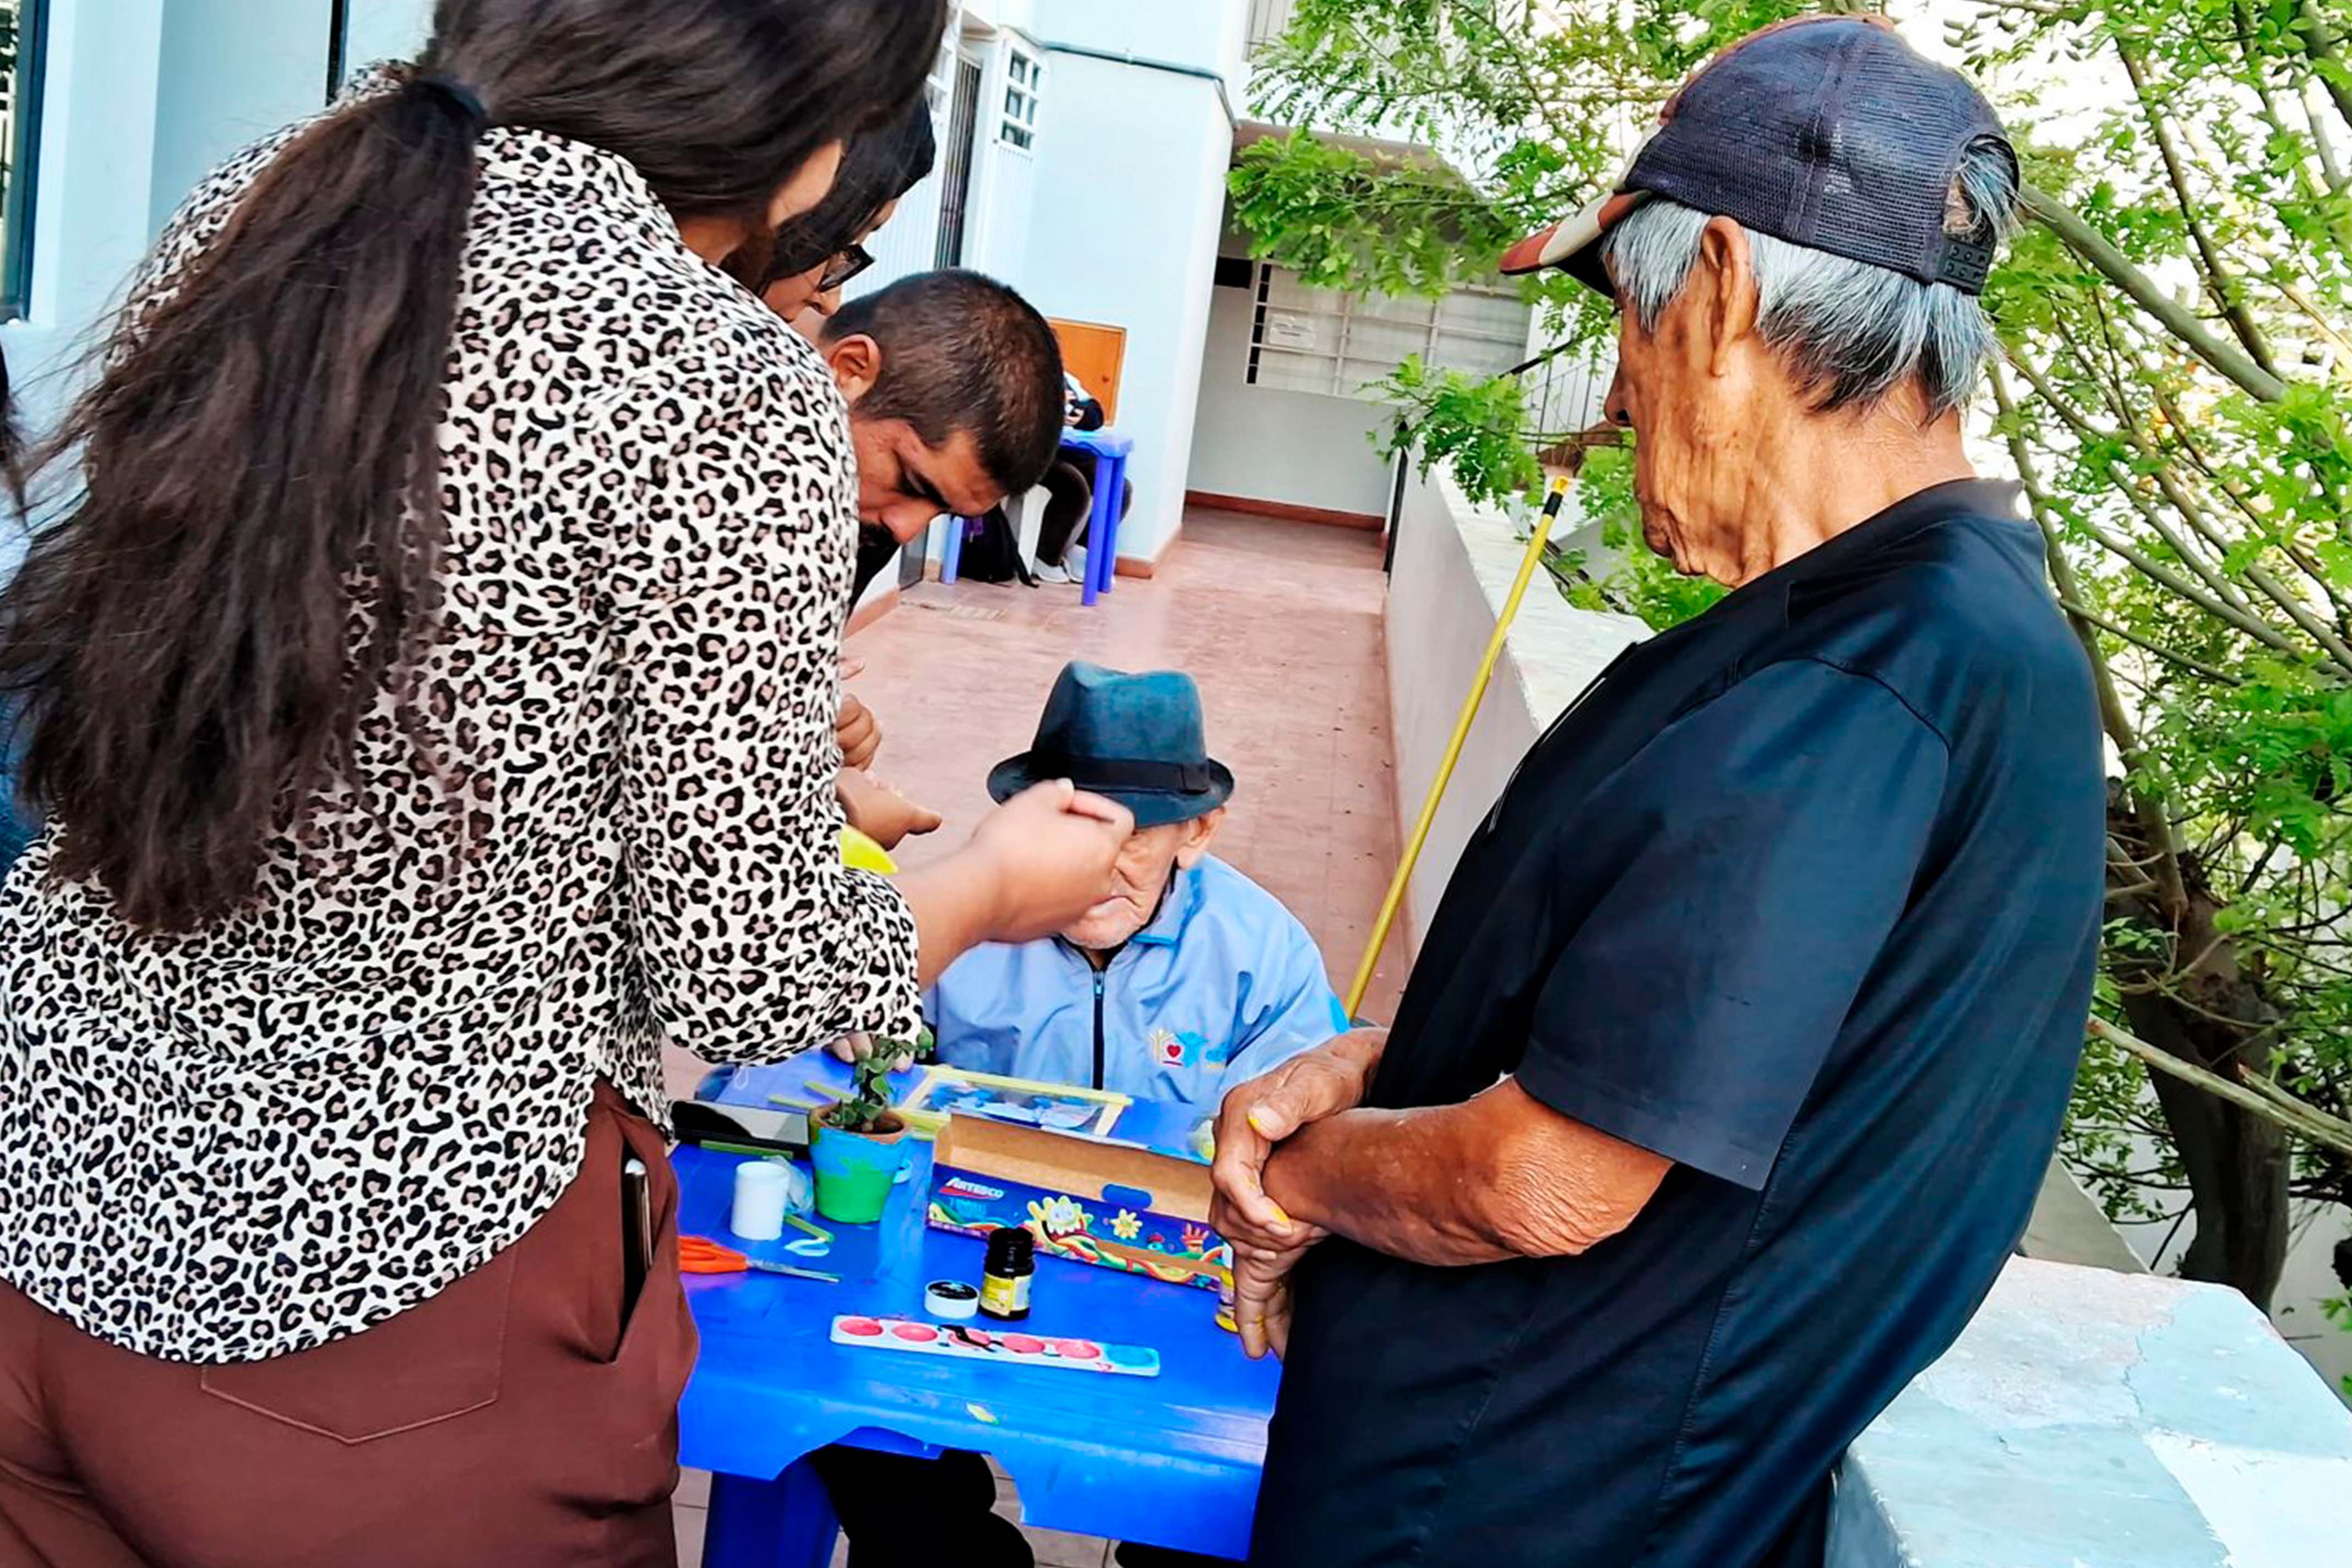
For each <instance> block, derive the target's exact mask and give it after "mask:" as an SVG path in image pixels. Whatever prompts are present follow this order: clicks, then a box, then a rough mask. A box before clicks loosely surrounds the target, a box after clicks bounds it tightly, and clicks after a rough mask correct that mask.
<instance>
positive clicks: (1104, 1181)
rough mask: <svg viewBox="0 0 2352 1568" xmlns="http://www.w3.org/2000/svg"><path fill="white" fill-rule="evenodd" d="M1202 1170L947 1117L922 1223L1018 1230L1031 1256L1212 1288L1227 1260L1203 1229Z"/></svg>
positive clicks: (1136, 1152)
mask: <svg viewBox="0 0 2352 1568" xmlns="http://www.w3.org/2000/svg"><path fill="white" fill-rule="evenodd" d="M1213 1190H1214V1189H1213V1187H1212V1186H1211V1184H1210V1181H1209V1171H1208V1167H1207V1166H1205V1165H1196V1164H1193V1163H1191V1162H1190V1161H1186V1160H1179V1159H1177V1158H1175V1157H1174V1156H1172V1155H1168V1154H1156V1153H1153V1152H1151V1151H1150V1150H1148V1149H1137V1148H1131V1147H1128V1146H1125V1145H1121V1144H1116V1143H1103V1142H1094V1141H1092V1140H1090V1139H1085V1138H1074V1137H1070V1136H1068V1135H1066V1134H1064V1133H1060V1132H1048V1131H1044V1130H1042V1129H1039V1128H1034V1127H1015V1126H1012V1125H1010V1124H1008V1123H1004V1122H999V1121H982V1120H979V1119H976V1118H973V1117H969V1116H950V1117H949V1118H948V1121H947V1125H946V1126H945V1127H943V1128H941V1129H940V1135H939V1142H938V1145H937V1147H936V1150H935V1152H934V1154H933V1159H932V1166H931V1192H930V1202H929V1221H930V1224H931V1225H932V1226H934V1227H936V1228H937V1229H940V1230H951V1231H956V1232H959V1233H961V1234H962V1235H965V1236H986V1235H987V1234H988V1233H989V1232H990V1231H992V1230H996V1229H999V1228H1002V1227H1004V1226H1027V1227H1028V1229H1029V1231H1030V1233H1031V1234H1032V1235H1034V1236H1035V1237H1036V1238H1037V1250H1038V1251H1040V1252H1044V1253H1050V1254H1052V1255H1053V1256H1054V1257H1055V1258H1071V1259H1073V1260H1075V1261H1076V1262H1080V1263H1092V1264H1094V1265H1096V1266H1097V1267H1099V1268H1117V1269H1121V1270H1123V1271H1125V1272H1127V1273H1129V1274H1141V1275H1145V1276H1147V1277H1149V1278H1150V1279H1162V1280H1165V1281H1167V1282H1168V1283H1170V1284H1171V1285H1193V1286H1198V1287H1200V1288H1201V1289H1209V1290H1214V1289H1221V1288H1222V1287H1223V1286H1224V1285H1225V1284H1227V1283H1228V1282H1229V1281H1230V1280H1231V1279H1232V1277H1233V1251H1232V1249H1231V1248H1230V1247H1227V1246H1226V1245H1225V1240H1224V1238H1223V1237H1221V1236H1219V1235H1218V1234H1217V1233H1216V1232H1215V1231H1214V1230H1213V1229H1211V1228H1210V1227H1209V1199H1210V1197H1211V1196H1212V1195H1213Z"/></svg>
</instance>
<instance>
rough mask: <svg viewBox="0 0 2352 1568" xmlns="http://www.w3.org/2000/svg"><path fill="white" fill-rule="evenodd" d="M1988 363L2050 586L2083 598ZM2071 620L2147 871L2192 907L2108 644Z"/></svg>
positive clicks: (2068, 598) (2165, 894)
mask: <svg viewBox="0 0 2352 1568" xmlns="http://www.w3.org/2000/svg"><path fill="white" fill-rule="evenodd" d="M1987 369H1988V370H1989V371H1990V373H1991V379H1992V395H1993V399H1994V401H1995V402H1996V403H1997V404H1999V405H2000V412H2001V416H2002V418H2003V422H2004V423H2005V424H2007V425H2008V426H2009V453H2010V457H2011V459H2012V460H2014V461H2015V462H2016V464H2017V478H2018V483H2019V484H2020V485H2021V486H2022V487H2023V489H2024V490H2025V499H2026V502H2027V504H2028V505H2029V506H2031V507H2032V510H2033V521H2034V522H2035V524H2036V525H2037V526H2039V527H2040V528H2041V530H2042V560H2043V561H2044V563H2046V564H2047V566H2048V569H2049V573H2050V584H2051V586H2053V588H2055V589H2057V591H2058V602H2059V603H2060V604H2062V605H2067V604H2074V605H2079V604H2081V603H2082V602H2083V586H2082V584H2081V583H2080V582H2079V581H2078V580H2077V579H2076V578H2075V576H2074V563H2073V562H2071V561H2068V560H2067V559H2066V552H2065V551H2064V550H2063V549H2062V548H2061V547H2060V543H2059V539H2058V525H2057V521H2056V520H2055V518H2054V517H2053V513H2052V508H2051V504H2050V492H2049V491H2048V490H2047V489H2043V488H2042V475H2041V472H2040V470H2039V469H2037V468H2035V467H2034V465H2033V452H2032V448H2031V447H2027V446H2026V444H2025V437H2023V436H2022V435H2021V434H2020V433H2019V431H2018V419H2017V405H2016V403H2015V402H2014V401H2013V400H2012V399H2011V396H2010V395H2009V378H2008V377H2006V376H2004V375H2002V374H2001V373H2000V362H1999V361H1995V362H1994V363H1992V364H1991V365H1990V366H1988V367H1987ZM2068 624H2069V625H2070V626H2073V627H2074V637H2075V639H2076V640H2077V641H2079V642H2080V643H2081V644H2082V645H2083V652H2084V655H2085V656H2086V657H2087V658H2089V659H2090V661H2091V681H2092V685H2093V688H2094V689H2095V691H2096V693H2097V695H2098V700H2099V723H2100V727H2101V728H2102V729H2104V730H2105V731H2106V732H2107V736H2108V738H2109V739H2111V740H2113V741H2114V742H2115V743H2116V752H2117V753H2118V754H2120V755H2121V757H2122V758H2123V763H2124V775H2125V787H2126V789H2127V790H2129V791H2130V794H2131V800H2132V806H2133V811H2134V814H2135V815H2136V816H2137V817H2138V818H2139V825H2140V831H2141V832H2142V833H2144V834H2146V835H2147V843H2148V847H2149V848H2150V849H2151V850H2153V851H2155V856H2154V863H2153V864H2152V865H2151V866H2149V868H2148V876H2149V878H2150V879H2152V880H2153V881H2154V882H2155V883H2156V884H2157V887H2158V889H2160V891H2159V894H2158V897H2159V899H2160V900H2162V902H2163V905H2164V908H2165V910H2166V912H2167V913H2168V914H2169V915H2174V916H2177V915H2178V914H2179V912H2180V911H2181V910H2185V909H2187V908H2188V907H2189V890H2188V887H2187V885H2186V883H2185V882H2184V881H2183V880H2182V878H2181V874H2180V839H2179V836H2178V835H2177V834H2175V833H2174V832H2173V830H2172V824H2171V823H2170V821H2168V819H2167V818H2166V816H2165V813H2164V803H2163V801H2162V800H2161V799H2160V798H2159V797H2158V796H2156V795H2151V794H2149V793H2147V792H2146V791H2143V790H2141V789H2139V788H2137V786H2136V785H2135V784H2133V782H2132V773H2133V770H2134V769H2135V768H2136V767H2137V766H2138V765H2139V759H2140V756H2141V752H2140V744H2139V732H2138V731H2137V730H2136V729H2135V728H2134V727H2133V725H2132V721H2131V712H2130V710H2128V709H2126V707H2125V706H2124V700H2123V694H2122V693H2121V692H2119V691H2117V690H2116V677H2115V671H2114V670H2112V669H2110V668H2108V666H2107V650H2106V649H2105V648H2103V647H2100V646H2099V638H2098V634H2097V633H2096V632H2095V631H2094V630H2093V629H2092V627H2091V626H2090V624H2089V623H2088V622H2086V621H2084V620H2083V619H2082V618H2081V617H2080V616H2069V617H2068Z"/></svg>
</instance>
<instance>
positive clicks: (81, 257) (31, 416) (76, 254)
mask: <svg viewBox="0 0 2352 1568" xmlns="http://www.w3.org/2000/svg"><path fill="white" fill-rule="evenodd" d="M163 22H164V5H163V0H55V3H54V4H53V5H51V7H50V13H49V32H48V56H47V80H46V83H45V89H46V90H45V93H44V99H43V102H42V106H41V146H40V158H39V172H38V175H37V185H36V187H35V194H34V201H35V205H34V214H33V222H34V234H33V257H32V287H31V290H30V294H31V297H30V299H29V300H28V301H27V303H26V318H25V319H24V320H22V321H11V322H9V323H8V324H7V326H6V328H5V330H0V343H5V347H6V352H7V355H8V369H9V373H10V377H11V380H12V382H13V383H14V384H15V387H16V393H17V396H18V398H19V400H20V403H21V405H22V412H23V415H24V417H25V419H26V423H27V424H28V425H30V426H36V427H37V426H42V425H45V424H47V423H49V422H50V421H51V420H53V419H54V418H55V417H56V416H57V415H58V413H59V412H60V411H61V410H62V408H63V407H64V405H65V403H66V401H67V399H68V395H69V394H70V391H71V387H70V384H69V383H68V378H67V375H66V374H65V373H66V371H67V370H68V369H69V368H70V367H71V366H73V365H74V364H75V363H77V361H78V359H79V355H80V352H81V350H82V349H83V348H84V347H85V346H86V345H87V343H88V342H89V335H88V334H89V328H90V325H91V323H93V322H94V321H97V320H98V319H99V318H100V316H101V315H102V314H103V313H104V311H105V310H106V308H107V307H108V306H109V304H110V303H111V302H112V301H113V300H115V299H117V298H118V297H119V295H120V292H121V288H122V286H123V284H124V283H125V282H126V281H127V280H128V279H129V278H130V276H131V271H132V269H133V268H135V267H136V266H137V265H138V263H139V259H140V258H141V257H142V255H144V254H145V252H146V249H147V245H148V240H149V238H150V235H151V228H150V211H149V209H150V205H151V203H152V195H153V189H154V163H155V121H154V115H153V112H152V106H153V104H154V102H155V99H156V88H157V79H158V73H159V71H160V69H161V64H162V58H163ZM12 543H13V542H12ZM10 555H11V559H12V560H13V549H12V550H11V552H10Z"/></svg>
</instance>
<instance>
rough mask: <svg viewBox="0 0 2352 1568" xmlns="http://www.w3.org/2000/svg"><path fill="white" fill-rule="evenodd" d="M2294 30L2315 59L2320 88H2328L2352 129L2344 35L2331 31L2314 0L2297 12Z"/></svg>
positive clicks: (2351, 93)
mask: <svg viewBox="0 0 2352 1568" xmlns="http://www.w3.org/2000/svg"><path fill="white" fill-rule="evenodd" d="M2294 31H2295V37H2299V38H2301V39H2302V40H2303V52H2304V53H2305V54H2306V55H2309V56H2310V57H2311V63H2312V65H2313V67H2314V68H2315V69H2314V71H2313V74H2314V75H2315V76H2317V77H2318V78H2319V85H2320V86H2321V87H2323V88H2325V89H2327V96H2328V97H2329V98H2330V99H2331V100H2334V101H2335V104H2336V113H2338V114H2340V115H2342V116H2343V117H2344V123H2345V124H2346V125H2347V126H2352V86H2347V85H2346V81H2347V76H2346V71H2345V66H2344V56H2343V54H2342V52H2341V49H2340V46H2341V45H2342V44H2343V42H2344V36H2343V35H2342V34H2341V33H2337V32H2334V31H2332V30H2330V29H2329V27H2328V26H2327V18H2326V16H2324V15H2323V14H2322V13H2321V11H2320V9H2319V7H2318V5H2315V3H2314V0H2303V5H2302V8H2301V9H2300V10H2298V11H2297V12H2296V13H2295V18H2294Z"/></svg>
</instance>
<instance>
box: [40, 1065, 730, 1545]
mask: <svg viewBox="0 0 2352 1568" xmlns="http://www.w3.org/2000/svg"><path fill="white" fill-rule="evenodd" d="M630 1152H634V1153H635V1154H636V1155H637V1156H638V1157H639V1158H641V1159H643V1160H644V1161H645V1162H646V1166H647V1167H648V1168H649V1169H650V1170H651V1171H652V1173H653V1176H654V1188H653V1198H654V1212H655V1223H656V1247H655V1257H656V1268H655V1269H654V1271H653V1274H652V1277H651V1278H650V1279H648V1280H647V1281H646V1285H645V1287H644V1289H643V1292H642V1293H641V1295H640V1296H639V1298H638V1300H637V1303H636V1307H635V1311H634V1312H631V1313H629V1314H628V1315H627V1317H626V1319H625V1320H624V1314H623V1308H622V1245H623V1243H622V1230H621V1212H622V1211H621V1162H622V1160H623V1158H624V1157H625V1155H626V1154H627V1153H630ZM694 1350H695V1338H694V1320H693V1318H692V1317H691V1316H690V1315H688V1311H687V1307H686V1293H685V1291H684V1289H682V1288H681V1287H680V1285H679V1282H678V1274H677V1184H676V1183H675V1181H674V1180H673V1179H672V1177H671V1175H670V1169H669V1161H668V1158H667V1151H666V1150H665V1149H664V1147H663V1142H662V1137H661V1134H660V1132H659V1131H656V1129H655V1128H654V1127H653V1126H652V1125H651V1124H650V1123H648V1122H646V1121H644V1120H642V1119H641V1118H639V1117H638V1116H636V1115H635V1113H634V1112H632V1111H631V1110H629V1109H628V1108H627V1106H626V1105H625V1103H624V1102H623V1100H621V1097H620V1096H619V1095H618V1094H615V1093H614V1092H613V1091H612V1090H611V1089H599V1091H598V1094H597V1099H596V1103H595V1106H594V1108H593V1110H592V1111H591V1112H590V1115H589V1122H588V1158H587V1163H586V1165H585V1166H584V1168H583V1172H582V1173H581V1175H580V1176H579V1177H578V1179H577V1180H575V1181H574V1182H573V1183H572V1186H571V1187H570V1188H569V1189H568V1190H567V1191H566V1192H565V1194H564V1195H563V1197H562V1199H561V1200H559V1201H558V1202H557V1204H556V1205H555V1206H554V1207H553V1208H552V1209H550V1210H549V1211H548V1212H547V1213H546V1214H545V1215H542V1216H541V1218H540V1221H539V1223H538V1224H536V1225H534V1226H532V1227H531V1228H530V1230H529V1231H528V1232H526V1233H525V1234H524V1235H523V1237H522V1239H521V1240H520V1241H518V1242H516V1243H515V1244H514V1245H513V1246H512V1247H508V1248H507V1249H506V1250H505V1251H504V1252H502V1253H500V1254H499V1255H498V1257H496V1258H492V1259H491V1260H490V1261H489V1262H488V1263H487V1264H485V1265H483V1266H482V1267H481V1268H478V1269H477V1270H475V1271H474V1272H473V1273H472V1274H469V1275H467V1277H466V1278H464V1279H459V1280H458V1281H457V1283H455V1284H453V1285H451V1286H449V1287H447V1288H446V1289H444V1290H442V1291H441V1292H440V1293H439V1294H438V1295H436V1296H435V1297H433V1298H432V1299H431V1300H427V1301H425V1302H424V1303H423V1304H421V1305H419V1306H416V1307H413V1308H411V1309H409V1310H407V1311H405V1312H403V1313H401V1314H400V1315H398V1316H397V1317H394V1318H392V1319H390V1320H389V1321H385V1322H383V1323H380V1324H378V1325H376V1326H375V1327H374V1328H372V1329H369V1330H367V1331H364V1332H362V1333H358V1334H353V1335H352V1336H350V1337H349V1338H347V1339H341V1340H337V1341H335V1342H332V1343H331V1344H326V1345H322V1346H320V1347H319V1348H318V1349H316V1350H310V1351H303V1352H299V1353H298V1354H294V1355H287V1356H279V1357H278V1358H276V1359H274V1360H270V1361H260V1362H247V1363H233V1364H228V1365H223V1366H190V1365H186V1364H184V1363H176V1362H165V1361H157V1360H154V1359H152V1358H150V1357H147V1356H142V1355H138V1354H135V1353H133V1352H130V1351H127V1350H123V1349H121V1348H120V1347H118V1346H116V1345H112V1344H110V1343H108V1342H105V1341H103V1340H99V1339H94V1338H92V1337H91V1336H89V1335H88V1334H85V1333H83V1332H81V1331H79V1330H78V1329H76V1328H74V1327H73V1326H72V1325H70V1324H68V1322H66V1321H65V1320H63V1319H62V1318H58V1317H55V1316H53V1315H51V1314H50V1313H48V1312H46V1311H44V1310H41V1309H40V1308H38V1307H37V1306H35V1305H33V1303H32V1302H30V1301H28V1300H26V1299H25V1298H24V1296H22V1295H20V1294H19V1293H18V1292H17V1291H16V1290H15V1289H11V1288H10V1287H8V1286H6V1285H0V1568H178V1565H181V1564H189V1565H197V1564H202V1565H207V1568H209V1565H211V1564H224V1563H235V1564H236V1568H320V1565H322V1564H332V1565H333V1568H418V1565H419V1564H424V1563H432V1564H435V1565H436V1568H576V1565H578V1564H582V1563H594V1564H597V1565H598V1568H623V1565H625V1568H675V1564H676V1563H677V1546H676V1543H675V1542H674V1540H673V1538H672V1535H671V1532H670V1502H669V1498H670V1492H671V1491H672V1489H674V1488H675V1487H676V1486H677V1398H678V1394H680V1393H681V1392H682V1391H683V1390H684V1389H685V1386H686V1376H687V1373H688V1371H689V1370H690V1369H691V1368H692V1366H693V1363H694Z"/></svg>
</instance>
